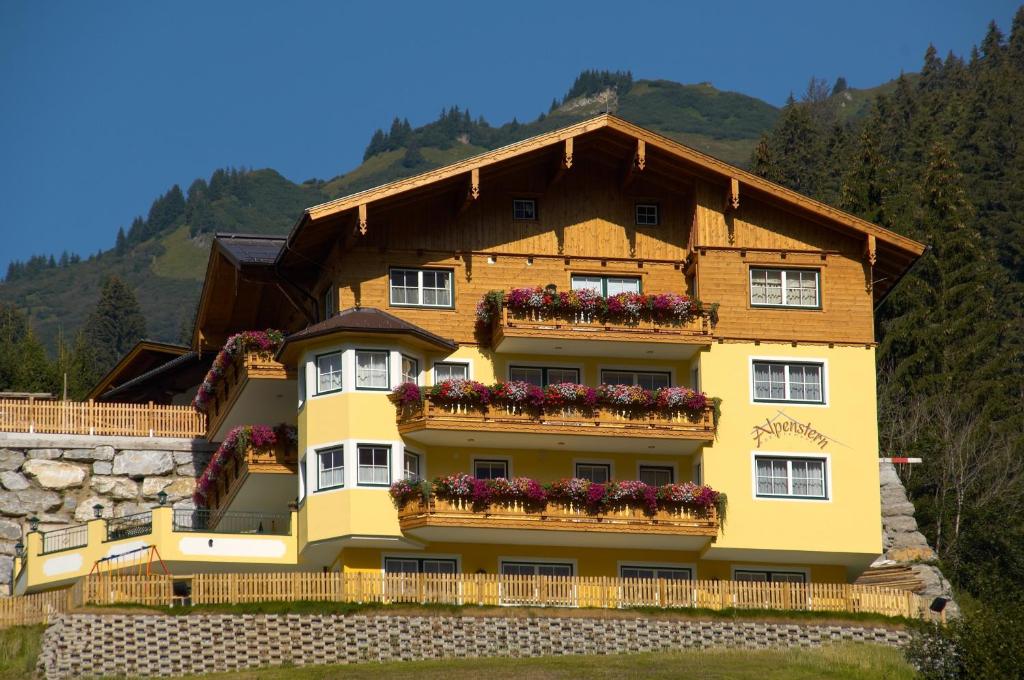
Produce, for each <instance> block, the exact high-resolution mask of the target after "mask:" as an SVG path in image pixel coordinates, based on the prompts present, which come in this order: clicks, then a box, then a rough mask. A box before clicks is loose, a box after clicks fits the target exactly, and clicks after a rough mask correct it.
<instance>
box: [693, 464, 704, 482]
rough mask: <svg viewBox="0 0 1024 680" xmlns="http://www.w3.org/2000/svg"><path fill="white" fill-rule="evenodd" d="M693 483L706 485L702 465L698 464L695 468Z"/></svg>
mask: <svg viewBox="0 0 1024 680" xmlns="http://www.w3.org/2000/svg"><path fill="white" fill-rule="evenodd" d="M693 483H694V484H703V483H704V470H703V467H702V466H701V464H700V463H696V464H695V465H694V466H693Z"/></svg>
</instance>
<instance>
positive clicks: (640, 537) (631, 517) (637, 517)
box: [398, 498, 719, 550]
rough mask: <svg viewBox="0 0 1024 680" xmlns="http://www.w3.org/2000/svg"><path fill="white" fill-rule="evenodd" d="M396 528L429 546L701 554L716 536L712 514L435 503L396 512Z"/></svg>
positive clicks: (431, 500)
mask: <svg viewBox="0 0 1024 680" xmlns="http://www.w3.org/2000/svg"><path fill="white" fill-rule="evenodd" d="M398 524H399V526H400V527H401V529H402V531H403V532H404V533H406V534H409V535H410V536H413V537H415V538H418V539H421V540H426V541H431V542H449V541H450V542H458V543H474V542H481V543H500V544H519V545H572V546H577V547H618V548H636V549H640V548H652V549H659V548H664V549H677V550H696V549H700V548H703V547H704V546H706V545H707V544H708V543H710V542H714V540H715V539H716V538H717V537H718V530H719V520H718V515H717V514H716V512H715V510H714V508H711V509H709V510H708V511H706V512H695V511H692V510H679V511H668V510H658V511H657V512H656V513H655V514H653V515H647V514H644V512H643V511H642V510H638V509H635V508H622V509H620V510H611V511H608V512H607V513H603V514H599V515H592V514H588V513H587V512H586V510H585V509H583V508H577V507H573V506H566V505H556V504H550V503H549V504H548V506H547V507H546V508H545V509H544V510H542V511H537V512H533V511H528V510H526V509H525V508H523V506H522V505H519V504H515V505H513V504H509V505H500V506H498V505H491V506H490V507H489V508H487V509H486V510H483V511H478V510H474V509H473V507H472V505H471V504H470V503H459V502H452V501H446V500H441V499H437V498H432V499H430V501H428V502H413V503H409V504H408V505H406V506H405V507H404V508H402V509H401V510H399V512H398ZM496 532H497V533H496Z"/></svg>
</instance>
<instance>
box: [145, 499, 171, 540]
mask: <svg viewBox="0 0 1024 680" xmlns="http://www.w3.org/2000/svg"><path fill="white" fill-rule="evenodd" d="M151 512H152V513H153V540H154V542H159V541H160V539H161V538H162V537H164V536H168V535H170V533H171V531H173V529H174V509H173V508H171V507H170V506H167V505H165V506H162V507H158V508H153V509H152V510H151Z"/></svg>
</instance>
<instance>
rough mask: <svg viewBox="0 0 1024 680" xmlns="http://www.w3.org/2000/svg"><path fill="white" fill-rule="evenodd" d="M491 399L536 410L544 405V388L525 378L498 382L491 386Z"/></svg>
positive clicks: (507, 404) (503, 403) (502, 403)
mask: <svg viewBox="0 0 1024 680" xmlns="http://www.w3.org/2000/svg"><path fill="white" fill-rule="evenodd" d="M491 399H492V401H493V402H494V403H496V404H501V405H504V406H518V407H520V408H526V409H531V410H536V409H540V408H541V407H542V406H544V390H542V389H541V388H539V387H537V386H536V385H534V384H532V383H528V382H526V381H525V380H509V381H508V382H497V383H495V384H494V386H493V387H492V388H491Z"/></svg>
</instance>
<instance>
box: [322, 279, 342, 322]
mask: <svg viewBox="0 0 1024 680" xmlns="http://www.w3.org/2000/svg"><path fill="white" fill-rule="evenodd" d="M337 311H338V289H337V288H335V287H334V284H333V283H332V284H331V285H329V286H328V287H327V290H325V291H324V292H323V294H321V295H320V320H321V321H323V320H324V319H329V318H331V317H332V316H334V314H335V313H336V312H337Z"/></svg>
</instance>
